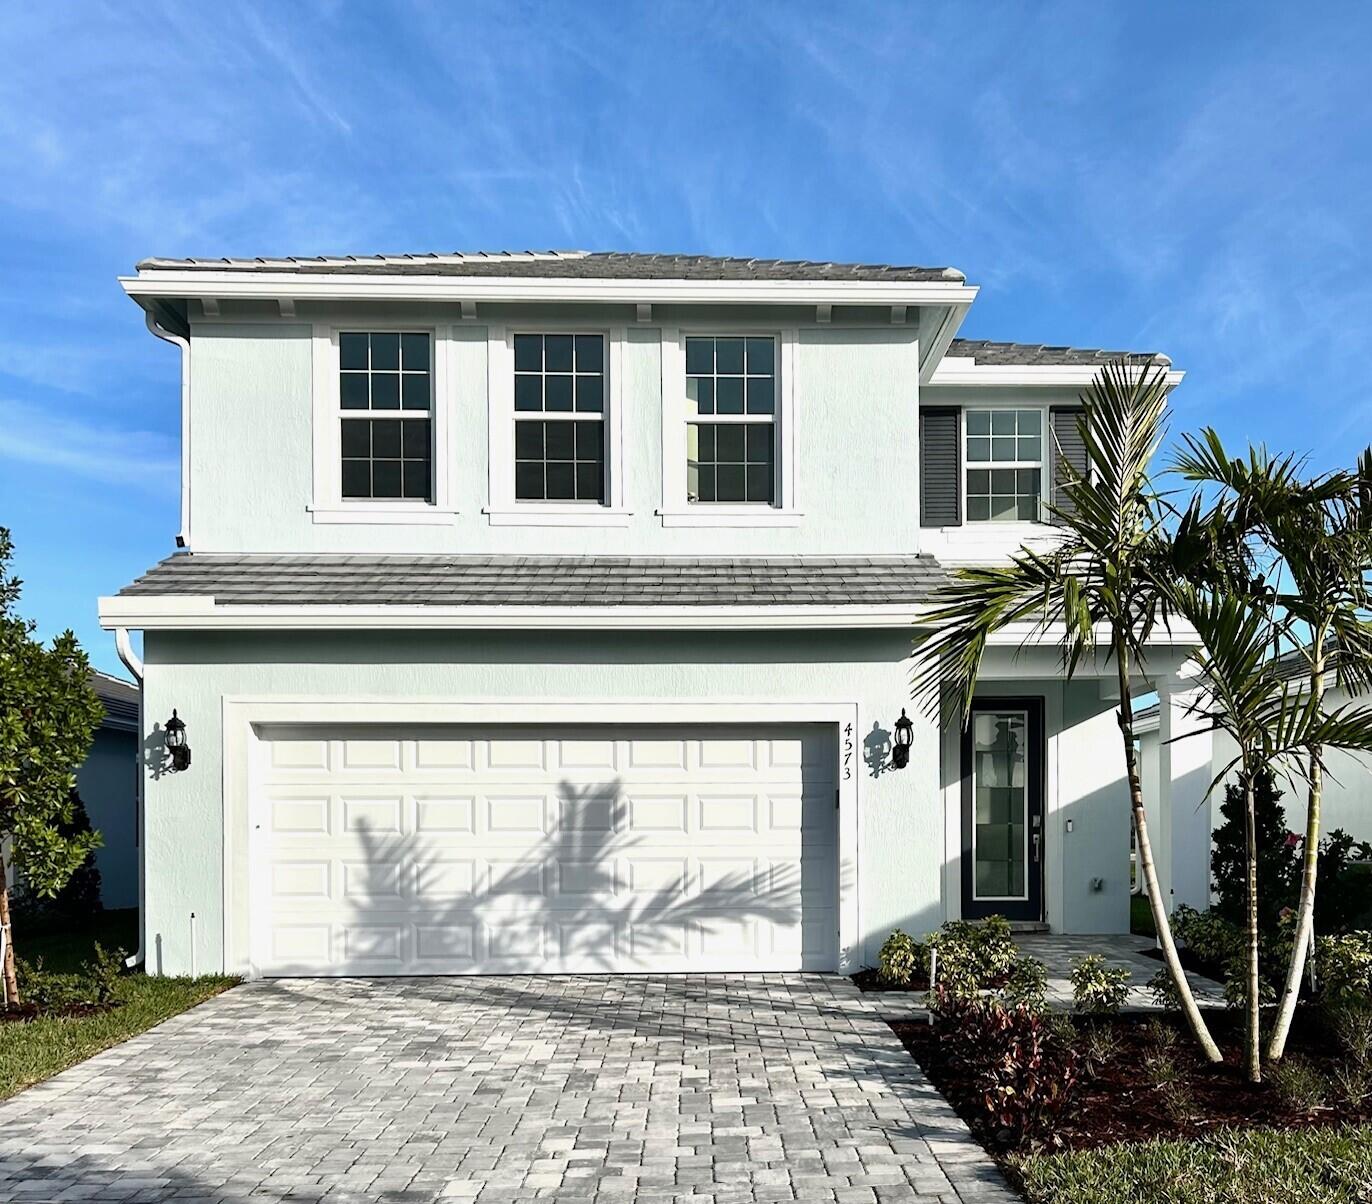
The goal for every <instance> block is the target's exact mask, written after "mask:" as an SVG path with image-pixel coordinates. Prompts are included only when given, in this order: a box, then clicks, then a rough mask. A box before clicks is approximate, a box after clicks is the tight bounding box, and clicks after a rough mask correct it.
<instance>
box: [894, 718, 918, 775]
mask: <svg viewBox="0 0 1372 1204" xmlns="http://www.w3.org/2000/svg"><path fill="white" fill-rule="evenodd" d="M914 742H915V725H914V724H913V723H911V722H910V720H909V718H908V717H907V716H906V714H905V708H904V707H901V708H900V718H899V719H897V720H896V742H895V744H894V745H893V746H892V748H891V768H892V769H904V768H905V767H906V766H907V765H909V764H910V745H912V744H913V743H914Z"/></svg>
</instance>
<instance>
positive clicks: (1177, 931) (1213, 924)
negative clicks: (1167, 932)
mask: <svg viewBox="0 0 1372 1204" xmlns="http://www.w3.org/2000/svg"><path fill="white" fill-rule="evenodd" d="M1172 932H1173V934H1174V935H1175V936H1176V937H1177V939H1178V940H1180V941H1181V943H1182V944H1183V945H1185V946H1186V948H1187V949H1189V950H1190V951H1191V953H1192V954H1194V955H1195V956H1196V957H1197V958H1199V959H1200V960H1201V961H1203V962H1206V963H1207V964H1209V965H1211V966H1215V967H1219V966H1222V965H1224V964H1225V963H1226V962H1228V961H1229V960H1230V959H1231V958H1232V957H1234V956H1235V955H1236V954H1237V955H1239V956H1242V954H1243V930H1242V929H1241V928H1239V926H1238V925H1237V924H1233V923H1231V922H1230V921H1229V920H1227V919H1225V918H1224V916H1222V915H1220V914H1219V912H1216V911H1197V910H1196V909H1195V908H1194V907H1187V906H1186V904H1184V903H1183V904H1182V905H1181V906H1180V907H1178V908H1177V909H1176V911H1174V912H1173V913H1172Z"/></svg>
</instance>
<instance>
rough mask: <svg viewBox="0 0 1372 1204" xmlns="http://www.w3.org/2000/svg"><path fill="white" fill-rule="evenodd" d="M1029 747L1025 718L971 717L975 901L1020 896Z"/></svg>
mask: <svg viewBox="0 0 1372 1204" xmlns="http://www.w3.org/2000/svg"><path fill="white" fill-rule="evenodd" d="M1028 747H1029V744H1028V717H1027V716H1026V715H1025V714H1024V713H1023V712H1022V711H1005V712H986V711H982V712H978V713H977V714H976V715H975V716H974V717H973V720H972V791H973V809H974V816H973V822H974V826H975V833H974V841H975V853H974V859H973V860H974V867H975V882H976V896H977V898H979V899H996V898H1002V899H1004V898H1012V899H1013V898H1022V897H1023V896H1024V889H1025V876H1026V868H1027V860H1028V856H1027V846H1026V843H1025V835H1026V826H1027V823H1028V809H1029V787H1028V773H1029V765H1028Z"/></svg>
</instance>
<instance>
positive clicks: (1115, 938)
mask: <svg viewBox="0 0 1372 1204" xmlns="http://www.w3.org/2000/svg"><path fill="white" fill-rule="evenodd" d="M1015 943H1016V944H1017V945H1018V946H1019V948H1020V952H1021V953H1027V954H1028V955H1029V956H1030V957H1036V958H1038V959H1039V961H1041V962H1042V963H1043V964H1044V966H1045V967H1047V969H1048V991H1047V997H1048V1002H1049V1003H1050V1004H1052V1005H1053V1006H1054V1007H1056V1008H1062V1009H1064V1010H1066V1009H1069V1008H1071V1006H1072V980H1071V973H1072V963H1073V962H1075V961H1076V960H1077V959H1078V958H1082V957H1085V956H1086V955H1087V954H1088V953H1099V954H1100V955H1101V956H1102V957H1103V958H1105V960H1106V961H1107V962H1109V963H1110V965H1112V966H1118V967H1121V968H1123V969H1125V970H1128V971H1129V999H1128V1001H1127V1002H1126V1003H1125V1005H1124V1006H1125V1010H1126V1011H1139V1012H1154V1011H1160V1010H1161V1009H1160V1008H1159V1007H1158V1005H1157V1004H1156V1003H1155V1002H1154V1001H1153V994H1152V992H1151V991H1149V990H1148V989H1147V983H1148V980H1149V979H1151V978H1152V977H1153V976H1154V975H1155V974H1156V973H1157V972H1158V971H1159V970H1161V969H1163V963H1162V962H1161V961H1160V960H1158V959H1157V958H1153V957H1149V956H1148V951H1149V950H1150V949H1154V948H1156V947H1157V942H1156V941H1154V940H1153V939H1152V938H1151V937H1142V936H1133V935H1132V934H1127V935H1111V936H1057V935H1053V934H1049V933H1033V934H1025V935H1023V936H1017V937H1016V938H1015ZM1186 980H1187V981H1188V982H1189V983H1190V984H1191V991H1192V993H1193V994H1194V995H1195V996H1196V1001H1197V1002H1198V1003H1199V1004H1200V1005H1201V1007H1223V1006H1224V988H1223V987H1222V986H1221V985H1220V984H1219V983H1217V982H1215V981H1214V980H1213V979H1210V978H1205V977H1203V976H1202V975H1200V974H1191V973H1188V974H1187V975H1186Z"/></svg>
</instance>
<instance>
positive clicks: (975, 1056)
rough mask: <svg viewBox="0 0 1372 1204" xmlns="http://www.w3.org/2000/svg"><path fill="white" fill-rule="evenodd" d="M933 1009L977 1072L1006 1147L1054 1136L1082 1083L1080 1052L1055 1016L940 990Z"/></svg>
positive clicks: (945, 1034) (985, 1103)
mask: <svg viewBox="0 0 1372 1204" xmlns="http://www.w3.org/2000/svg"><path fill="white" fill-rule="evenodd" d="M933 995H934V1000H933V1007H934V1012H935V1015H936V1016H937V1017H938V1020H939V1024H940V1030H941V1035H942V1036H943V1037H944V1039H946V1040H947V1041H948V1043H949V1044H950V1046H951V1047H952V1053H953V1056H954V1057H956V1058H957V1059H958V1060H959V1061H961V1062H962V1063H963V1064H964V1065H965V1066H966V1067H967V1068H968V1070H969V1071H970V1072H971V1074H972V1076H973V1077H974V1079H975V1081H976V1083H977V1086H978V1088H979V1089H980V1091H981V1102H982V1107H983V1109H984V1110H985V1113H986V1116H987V1119H988V1120H989V1121H990V1122H991V1123H992V1124H993V1125H994V1126H995V1127H996V1129H997V1130H998V1131H999V1136H1000V1138H1001V1140H1002V1141H1004V1142H1006V1143H1007V1144H1009V1145H1013V1146H1022V1145H1024V1144H1026V1143H1028V1142H1031V1141H1033V1140H1035V1139H1037V1138H1041V1137H1045V1136H1047V1135H1048V1134H1049V1133H1050V1132H1051V1131H1052V1128H1053V1123H1054V1121H1055V1120H1056V1119H1057V1118H1058V1117H1059V1116H1061V1115H1062V1113H1063V1112H1064V1111H1065V1110H1066V1108H1067V1107H1068V1105H1069V1104H1070V1103H1071V1100H1072V1095H1073V1093H1074V1091H1075V1089H1076V1087H1077V1084H1078V1082H1079V1081H1080V1066H1079V1061H1078V1057H1077V1053H1076V1050H1075V1049H1074V1048H1073V1047H1072V1044H1071V1043H1070V1042H1069V1041H1066V1040H1064V1039H1063V1035H1062V1034H1063V1029H1062V1027H1061V1026H1060V1025H1058V1024H1055V1023H1053V1021H1052V1019H1051V1018H1050V1017H1047V1016H1045V1015H1043V1014H1042V1013H1040V1012H1036V1011H1034V1010H1032V1009H1031V1008H1028V1007H1023V1006H1017V1007H1006V1006H1005V1005H1004V1004H1002V1003H999V1002H998V1001H996V1000H994V999H990V998H985V997H982V996H967V995H964V994H959V993H956V992H950V991H947V990H945V989H944V988H937V989H936V990H935V991H934V992H933Z"/></svg>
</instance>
